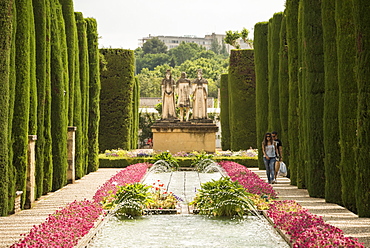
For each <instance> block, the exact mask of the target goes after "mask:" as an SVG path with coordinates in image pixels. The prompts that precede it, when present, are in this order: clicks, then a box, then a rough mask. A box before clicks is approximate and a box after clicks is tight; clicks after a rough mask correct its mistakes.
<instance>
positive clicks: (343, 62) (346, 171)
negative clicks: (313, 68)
mask: <svg viewBox="0 0 370 248" xmlns="http://www.w3.org/2000/svg"><path fill="white" fill-rule="evenodd" d="M352 8H353V6H352V1H349V0H345V1H343V0H342V1H339V0H336V1H335V21H336V24H337V40H338V42H337V52H338V83H339V131H340V147H341V150H340V151H341V163H340V170H341V171H340V173H341V180H342V200H343V204H344V206H345V207H346V208H348V209H349V210H351V211H356V196H355V192H354V190H353V182H355V180H356V173H354V172H355V170H356V156H355V154H356V151H355V147H356V142H357V140H356V135H357V134H356V132H357V130H356V129H357V113H356V111H353V110H354V109H357V83H356V76H355V71H354V69H355V63H356V62H355V61H356V57H355V56H356V50H355V49H356V43H357V41H356V39H355V30H354V28H355V26H354V23H353V22H354V21H353V10H352ZM339 41H340V42H339Z"/></svg>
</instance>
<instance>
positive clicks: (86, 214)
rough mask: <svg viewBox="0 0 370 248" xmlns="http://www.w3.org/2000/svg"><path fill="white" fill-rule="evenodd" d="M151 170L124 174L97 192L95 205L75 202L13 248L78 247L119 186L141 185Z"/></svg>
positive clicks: (144, 166) (143, 166) (141, 166)
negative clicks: (104, 202) (102, 203)
mask: <svg viewBox="0 0 370 248" xmlns="http://www.w3.org/2000/svg"><path fill="white" fill-rule="evenodd" d="M148 166H149V164H134V165H131V166H129V167H127V168H125V169H123V170H121V171H120V172H118V173H117V174H116V175H114V176H113V177H112V178H111V179H109V180H108V181H107V182H106V183H105V184H104V185H102V186H101V187H100V188H99V189H98V190H97V192H96V193H95V195H94V197H93V199H94V201H88V200H84V201H74V202H72V203H70V204H68V205H67V206H66V207H64V208H62V209H61V210H57V211H56V212H55V213H53V214H51V215H49V217H48V218H47V219H46V221H45V222H43V223H42V224H40V225H38V226H34V227H33V228H32V229H31V230H30V232H29V233H28V234H24V236H25V237H24V238H23V239H21V240H20V241H19V242H17V243H15V244H13V245H12V246H11V247H12V248H16V247H28V248H31V247H32V248H36V247H60V248H66V247H74V246H75V245H77V243H78V241H79V240H80V239H81V238H82V237H83V236H84V235H86V234H87V233H88V232H89V231H90V229H91V228H93V227H94V223H95V222H96V221H97V220H98V218H99V217H100V216H101V215H102V214H103V208H102V205H101V204H100V203H101V202H103V201H109V200H110V199H109V198H108V196H109V195H110V194H111V193H113V192H116V191H117V189H118V188H117V186H122V185H125V184H128V183H134V182H139V181H140V180H141V179H142V178H143V176H144V175H145V173H146V170H147V168H148Z"/></svg>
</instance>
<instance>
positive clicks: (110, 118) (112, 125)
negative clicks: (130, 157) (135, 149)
mask: <svg viewBox="0 0 370 248" xmlns="http://www.w3.org/2000/svg"><path fill="white" fill-rule="evenodd" d="M100 53H101V54H103V55H104V57H105V60H106V61H107V70H106V71H102V72H101V85H102V91H101V96H100V107H101V119H100V130H99V150H100V151H101V152H104V151H105V150H110V149H112V148H116V147H118V148H121V149H124V150H129V149H130V148H131V135H132V130H131V128H132V125H133V104H132V103H133V96H134V94H133V91H134V85H135V78H134V70H135V57H134V51H132V50H124V49H101V50H100Z"/></svg>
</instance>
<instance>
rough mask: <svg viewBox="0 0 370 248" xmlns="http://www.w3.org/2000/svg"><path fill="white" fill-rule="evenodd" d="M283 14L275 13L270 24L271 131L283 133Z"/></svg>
mask: <svg viewBox="0 0 370 248" xmlns="http://www.w3.org/2000/svg"><path fill="white" fill-rule="evenodd" d="M282 19H283V12H279V13H275V14H274V16H273V18H271V19H270V23H269V31H268V36H269V41H268V42H269V52H268V58H269V64H268V71H269V73H268V75H269V87H268V91H269V92H268V97H269V102H268V104H269V112H268V114H269V129H270V131H277V132H278V133H281V124H280V110H279V47H280V28H281V21H282Z"/></svg>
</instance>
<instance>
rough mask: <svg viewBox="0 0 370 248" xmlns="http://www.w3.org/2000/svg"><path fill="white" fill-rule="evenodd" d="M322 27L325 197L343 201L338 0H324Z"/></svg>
mask: <svg viewBox="0 0 370 248" xmlns="http://www.w3.org/2000/svg"><path fill="white" fill-rule="evenodd" d="M321 9H322V18H323V19H322V27H323V39H324V68H325V102H324V118H323V120H324V149H325V159H324V164H325V178H326V183H325V200H326V201H327V202H332V203H337V204H342V190H341V188H342V184H341V180H338V178H341V176H340V169H339V168H338V165H339V164H340V157H341V155H340V143H339V141H340V139H339V138H340V135H338V134H339V122H338V111H339V110H338V108H339V95H338V93H339V86H338V59H337V46H336V44H337V38H336V35H337V30H336V23H335V1H332V0H323V1H322V3H321Z"/></svg>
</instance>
